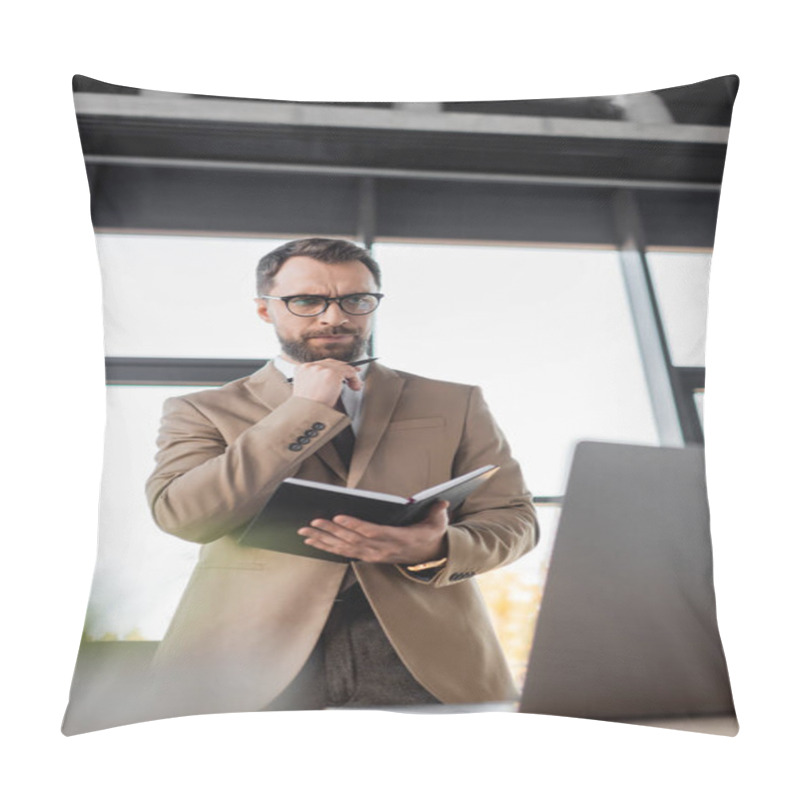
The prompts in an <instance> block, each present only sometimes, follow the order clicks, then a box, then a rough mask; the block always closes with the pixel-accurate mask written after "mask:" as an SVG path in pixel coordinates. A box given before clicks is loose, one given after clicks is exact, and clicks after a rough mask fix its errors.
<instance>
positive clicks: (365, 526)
mask: <svg viewBox="0 0 800 800" xmlns="http://www.w3.org/2000/svg"><path fill="white" fill-rule="evenodd" d="M448 505H449V503H447V502H445V501H441V500H440V501H439V502H438V503H436V504H435V505H434V506H433V507H432V508H431V510H430V512H429V513H428V516H427V517H426V518H425V519H424V520H422V522H417V523H416V524H414V525H406V526H403V527H395V526H393V525H375V524H374V523H372V522H364V520H360V519H355V518H354V517H345V516H337V517H334V518H333V519H332V520H327V519H315V520H312V522H311V525H312V527H308V528H300V530H299V531H298V533H299V534H300V536H304V537H306V538H305V543H306V544H308V545H311V546H312V547H316V548H318V549H319V550H325V551H326V552H328V553H335V554H336V555H339V556H345V557H346V558H354V559H357V560H358V561H367V562H371V563H375V564H422V563H424V562H426V561H433V560H435V559H438V558H442V557H443V556H445V555H446V552H445V539H444V534H445V530H446V529H447V506H448Z"/></svg>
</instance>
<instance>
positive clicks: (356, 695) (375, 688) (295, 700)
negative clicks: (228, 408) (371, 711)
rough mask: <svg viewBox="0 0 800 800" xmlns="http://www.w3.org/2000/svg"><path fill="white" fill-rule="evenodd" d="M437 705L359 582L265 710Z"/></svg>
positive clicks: (345, 594) (337, 606) (341, 598)
mask: <svg viewBox="0 0 800 800" xmlns="http://www.w3.org/2000/svg"><path fill="white" fill-rule="evenodd" d="M434 703H439V700H437V699H436V698H435V697H434V696H433V695H432V694H431V693H430V692H428V691H427V690H426V689H424V688H423V687H422V686H421V685H420V684H419V683H417V681H416V680H415V679H414V677H413V676H412V675H411V673H410V672H409V671H408V670H407V669H406V667H405V665H404V664H403V662H402V661H401V660H400V658H399V657H398V655H397V653H396V652H395V650H394V648H393V647H392V645H391V643H390V642H389V640H388V639H387V638H386V635H385V634H384V632H383V630H382V629H381V626H380V623H379V622H378V620H377V619H376V618H375V615H374V614H373V613H372V609H371V608H370V605H369V601H368V600H367V598H366V597H365V596H364V592H363V591H362V590H361V586H360V585H359V584H358V583H356V584H354V585H353V586H351V587H350V588H349V589H348V590H347V591H345V592H343V593H342V594H341V595H340V596H339V597H338V598H337V600H336V602H335V603H334V604H333V608H332V609H331V613H330V616H329V617H328V621H327V622H326V624H325V627H324V628H323V630H322V634H321V636H320V638H319V641H318V642H317V644H316V646H315V647H314V650H313V651H312V652H311V655H310V656H309V658H308V661H306V663H305V665H304V666H303V668H302V669H301V670H300V672H299V673H298V674H297V676H296V677H295V678H294V680H293V681H292V682H291V683H290V684H289V686H287V687H286V689H285V690H284V691H283V692H281V694H280V695H278V697H276V698H275V699H274V700H273V701H272V702H271V703H270V704H269V705H268V706H267V707H266V708H265V709H264V710H265V711H288V710H314V709H322V708H365V707H371V706H372V707H374V706H397V705H420V704H434Z"/></svg>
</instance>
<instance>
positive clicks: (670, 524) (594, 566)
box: [519, 442, 738, 735]
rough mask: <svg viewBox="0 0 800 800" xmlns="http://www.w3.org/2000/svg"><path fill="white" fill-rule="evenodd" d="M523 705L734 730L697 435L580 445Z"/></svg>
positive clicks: (607, 717)
mask: <svg viewBox="0 0 800 800" xmlns="http://www.w3.org/2000/svg"><path fill="white" fill-rule="evenodd" d="M519 710H520V711H521V712H525V713H535V714H553V715H558V716H567V717H582V718H589V719H599V720H611V721H620V722H634V723H640V724H647V725H657V726H661V727H675V728H681V729H686V730H700V731H705V732H709V733H721V734H726V735H735V734H736V732H737V731H738V723H737V722H736V714H735V710H734V705H733V698H732V695H731V688H730V681H729V677H728V670H727V665H726V662H725V655H724V653H723V649H722V643H721V641H720V637H719V633H718V629H717V619H716V603H715V597H714V589H713V581H712V561H711V541H710V536H709V516H708V503H707V495H706V483H705V462H704V451H703V449H702V448H701V447H686V448H665V447H644V446H638V445H625V444H610V443H602V442H581V443H580V444H578V445H577V447H576V450H575V455H574V458H573V463H572V467H571V471H570V475H569V480H568V484H567V490H566V495H565V499H564V505H563V510H562V513H561V518H560V521H559V525H558V532H557V534H556V538H555V543H554V546H553V554H552V559H551V562H550V567H549V570H548V575H547V579H546V584H545V588H544V594H543V598H542V604H541V609H540V612H539V618H538V621H537V625H536V631H535V635H534V639H533V646H532V649H531V654H530V659H529V664H528V671H527V674H526V680H525V685H524V687H523V692H522V698H521V702H520V706H519Z"/></svg>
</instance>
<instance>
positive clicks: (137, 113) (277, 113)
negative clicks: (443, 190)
mask: <svg viewBox="0 0 800 800" xmlns="http://www.w3.org/2000/svg"><path fill="white" fill-rule="evenodd" d="M74 97H75V110H76V113H77V114H78V115H79V116H93V117H117V118H130V119H134V118H138V119H153V120H158V119H161V120H169V121H171V122H175V121H180V120H185V121H193V122H208V123H233V124H246V125H287V126H295V127H296V126H299V127H323V128H330V127H335V128H338V127H341V128H367V129H371V130H391V131H398V130H404V131H436V132H441V133H478V134H491V135H501V136H502V135H513V136H526V137H537V136H543V137H547V138H552V137H564V138H589V139H618V140H626V141H630V140H638V141H643V142H644V141H651V142H683V143H695V144H700V143H702V144H717V145H725V144H726V143H727V141H728V129H727V128H726V127H723V126H719V125H685V124H684V125H677V124H670V123H663V122H660V123H650V124H647V123H642V122H631V121H624V120H605V119H574V118H569V117H530V116H516V115H513V116H512V115H505V114H476V113H470V112H447V111H438V110H431V109H430V108H414V109H408V108H361V107H352V106H336V105H326V106H320V105H312V104H304V103H276V102H270V101H268V100H232V99H224V98H198V97H181V98H179V100H177V101H176V98H175V96H174V95H172V94H169V93H164V94H163V95H157V94H154V95H127V94H99V93H90V92H76V93H75V95H74Z"/></svg>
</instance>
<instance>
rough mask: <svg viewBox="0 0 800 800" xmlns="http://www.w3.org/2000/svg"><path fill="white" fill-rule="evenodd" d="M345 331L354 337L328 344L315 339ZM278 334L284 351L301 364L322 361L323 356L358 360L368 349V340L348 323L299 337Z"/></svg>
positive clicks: (341, 359)
mask: <svg viewBox="0 0 800 800" xmlns="http://www.w3.org/2000/svg"><path fill="white" fill-rule="evenodd" d="M276 333H277V331H276ZM345 333H346V334H350V335H352V336H353V339H352V340H351V341H349V342H329V343H328V344H315V343H314V341H313V339H314V337H316V336H320V335H324V334H330V335H337V334H345ZM277 335H278V341H279V342H280V343H281V347H282V348H283V352H284V353H285V354H286V355H287V356H289V358H291V359H293V360H294V361H297V362H298V363H300V364H307V363H308V362H310V361H321V360H322V359H323V358H335V359H336V360H337V361H357V360H358V359H359V357H360V356H362V355H363V354H364V352H365V351H366V349H367V340H366V339H365V338H364V337H363V336H361V334H359V333H358V331H355V330H353V329H352V328H348V327H347V326H346V325H340V326H338V327H335V328H329V329H327V330H325V331H312V332H310V333H305V334H303V335H302V336H301V337H300V338H299V339H285V338H284V337H283V336H281V335H280V334H279V333H278V334H277Z"/></svg>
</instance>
